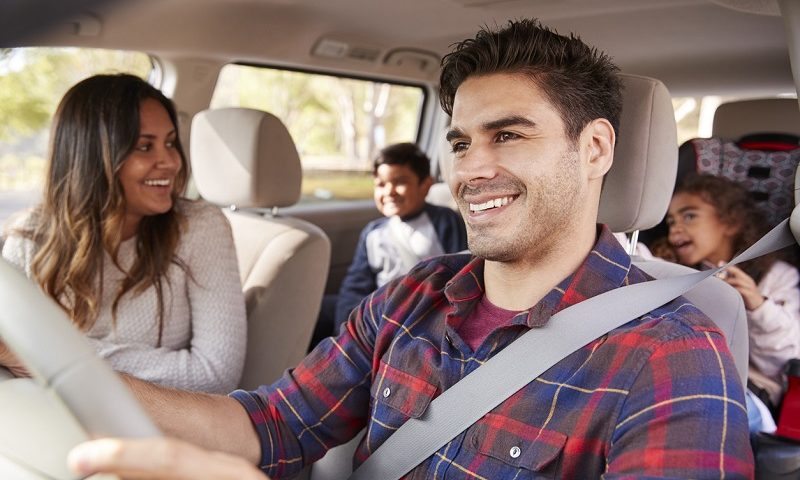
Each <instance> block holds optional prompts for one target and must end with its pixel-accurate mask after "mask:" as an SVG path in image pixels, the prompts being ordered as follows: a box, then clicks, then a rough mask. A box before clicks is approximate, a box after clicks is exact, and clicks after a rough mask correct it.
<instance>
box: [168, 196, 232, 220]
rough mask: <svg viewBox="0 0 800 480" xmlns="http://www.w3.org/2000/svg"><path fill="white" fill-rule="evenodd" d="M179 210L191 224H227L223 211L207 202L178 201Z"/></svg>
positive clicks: (183, 199) (184, 199) (200, 200)
mask: <svg viewBox="0 0 800 480" xmlns="http://www.w3.org/2000/svg"><path fill="white" fill-rule="evenodd" d="M177 210H178V211H179V212H180V213H182V214H183V216H184V217H186V219H187V220H188V221H189V222H190V223H198V222H211V223H215V222H223V223H227V220H226V219H225V214H223V213H222V210H221V209H220V208H219V207H218V206H216V205H214V204H211V203H208V202H207V201H205V200H202V199H198V200H192V199H188V198H180V199H178V204H177Z"/></svg>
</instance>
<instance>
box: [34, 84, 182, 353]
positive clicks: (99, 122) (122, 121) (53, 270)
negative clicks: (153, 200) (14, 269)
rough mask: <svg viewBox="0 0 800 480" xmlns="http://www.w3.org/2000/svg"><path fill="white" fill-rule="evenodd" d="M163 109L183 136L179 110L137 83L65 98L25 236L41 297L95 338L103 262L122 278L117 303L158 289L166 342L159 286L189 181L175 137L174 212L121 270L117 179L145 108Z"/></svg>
mask: <svg viewBox="0 0 800 480" xmlns="http://www.w3.org/2000/svg"><path fill="white" fill-rule="evenodd" d="M146 99H153V100H156V101H158V102H159V103H160V104H161V105H162V106H163V107H164V109H165V110H166V111H167V114H168V115H169V118H170V120H172V123H173V125H175V128H176V130H177V125H178V118H177V114H176V111H175V107H174V105H173V103H172V101H170V100H169V99H168V98H167V97H166V96H164V94H162V93H161V92H160V91H159V90H158V89H156V88H155V87H153V86H152V85H150V84H148V83H147V82H145V81H144V80H142V79H141V78H139V77H136V76H133V75H127V74H118V75H95V76H93V77H90V78H87V79H85V80H83V81H81V82H79V83H78V84H76V85H75V86H73V87H72V88H71V89H70V90H69V91H68V92H67V93H66V94H65V95H64V98H63V99H62V100H61V103H60V104H59V106H58V109H57V111H56V114H55V117H54V120H53V127H52V131H51V141H50V150H49V165H48V170H47V178H46V183H45V188H44V199H43V201H42V203H41V205H39V206H38V207H37V208H36V210H35V211H34V214H33V222H32V227H31V228H30V229H29V230H28V231H27V232H25V234H26V236H28V237H29V238H31V239H32V240H33V241H34V243H35V245H36V253H35V255H34V258H33V261H32V264H31V271H32V274H33V277H34V279H35V280H36V281H37V282H38V283H39V285H41V287H42V289H43V290H44V291H45V293H47V294H48V295H49V296H51V297H52V298H53V299H55V300H56V301H57V302H58V303H59V304H60V305H61V306H62V307H63V308H64V310H66V311H67V313H68V314H69V316H70V318H71V319H72V321H73V322H74V323H75V324H76V325H77V326H78V327H79V328H81V329H83V330H88V329H89V328H91V326H92V325H93V324H94V321H95V320H96V319H97V316H98V313H99V308H100V301H101V298H102V289H103V279H102V271H103V258H104V252H108V253H109V254H110V256H111V259H112V261H113V262H114V263H115V264H116V265H117V266H118V267H120V270H122V271H123V272H124V273H125V278H124V280H123V281H122V282H121V284H120V285H119V288H118V290H117V292H116V296H115V299H114V303H113V305H112V317H113V319H114V321H115V322H116V311H117V306H118V304H119V301H120V299H121V298H122V296H123V295H125V294H126V293H127V292H129V291H133V292H134V293H141V292H142V291H144V290H145V289H147V288H148V287H150V286H151V285H153V286H155V288H156V293H157V297H158V309H159V312H158V313H159V315H158V318H159V344H160V342H161V332H162V331H163V322H164V301H163V287H164V286H163V285H162V279H163V277H164V275H165V274H166V273H167V269H168V268H169V266H170V265H171V264H173V263H177V264H178V265H179V266H180V267H181V268H184V269H185V268H186V267H185V266H184V265H183V264H182V262H180V261H179V260H177V259H176V257H175V252H176V249H177V246H178V240H179V237H180V233H181V229H182V225H183V223H184V218H183V215H182V214H181V213H180V212H179V211H177V210H176V205H177V200H178V198H179V197H180V196H182V195H183V192H184V190H185V187H186V182H187V178H188V164H187V162H186V156H185V154H184V151H183V147H182V146H181V143H180V139H179V138H178V136H177V135H176V139H175V146H176V149H177V151H178V152H179V154H180V158H181V169H180V171H179V172H178V174H177V177H176V178H175V184H174V189H173V191H172V208H171V209H170V210H169V211H168V212H166V213H163V214H160V215H152V216H146V217H144V218H143V219H142V220H141V222H140V223H139V227H138V232H137V240H136V253H137V256H136V260H135V262H134V264H133V265H132V266H131V267H130V268H129V269H123V268H122V267H121V266H120V264H119V261H118V259H117V254H118V252H119V247H120V243H121V242H122V227H123V223H124V219H125V209H126V203H125V196H124V195H123V190H122V185H121V183H120V180H119V171H120V169H121V167H122V164H123V162H124V161H125V159H126V158H127V156H128V155H129V154H130V153H131V152H132V150H133V149H134V147H135V146H136V142H137V141H138V138H139V134H140V131H139V130H140V121H139V120H140V119H139V109H140V106H141V104H142V102H143V101H144V100H146Z"/></svg>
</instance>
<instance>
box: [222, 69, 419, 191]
mask: <svg viewBox="0 0 800 480" xmlns="http://www.w3.org/2000/svg"><path fill="white" fill-rule="evenodd" d="M424 101H425V90H424V89H423V88H422V87H419V86H413V85H401V84H396V83H387V82H381V81H373V80H364V79H357V78H347V77H337V76H333V75H328V74H320V73H312V72H301V71H292V70H281V69H277V68H268V67H262V66H253V65H241V64H229V65H226V66H225V67H223V68H222V71H221V72H220V76H219V79H218V81H217V86H216V88H215V90H214V95H213V97H212V100H211V107H212V108H219V107H231V106H236V107H249V108H255V109H259V110H264V111H267V112H270V113H272V114H273V115H275V116H276V117H278V118H280V119H281V120H282V121H283V123H284V124H285V125H286V127H287V128H288V130H289V133H291V135H292V138H293V139H294V142H295V144H296V145H297V150H298V152H299V153H300V159H301V162H302V165H303V195H302V199H301V202H306V203H307V202H314V201H325V200H353V199H363V198H371V197H372V159H373V157H374V156H375V154H376V152H377V151H378V150H380V149H381V148H382V147H384V146H385V145H388V144H391V143H396V142H415V141H416V140H417V136H418V132H419V130H420V127H421V126H420V119H421V115H422V107H423V104H424Z"/></svg>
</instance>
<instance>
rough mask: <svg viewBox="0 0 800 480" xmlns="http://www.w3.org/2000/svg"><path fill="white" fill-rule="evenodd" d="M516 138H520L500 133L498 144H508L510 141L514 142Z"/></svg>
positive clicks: (515, 135)
mask: <svg viewBox="0 0 800 480" xmlns="http://www.w3.org/2000/svg"><path fill="white" fill-rule="evenodd" d="M515 138H518V135H517V134H516V133H511V132H500V133H498V134H497V141H498V142H507V141H509V140H514V139H515Z"/></svg>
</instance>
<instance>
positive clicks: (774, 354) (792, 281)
mask: <svg viewBox="0 0 800 480" xmlns="http://www.w3.org/2000/svg"><path fill="white" fill-rule="evenodd" d="M798 281H800V275H798V273H797V269H796V268H794V267H793V266H792V265H789V264H788V263H786V262H782V261H777V262H775V263H774V264H773V265H772V267H770V269H769V270H768V271H767V273H766V274H764V276H763V277H762V278H761V281H760V282H758V289H759V290H760V291H761V294H762V295H764V296H765V297H767V300H765V301H764V303H763V304H761V306H759V307H758V308H756V309H755V310H753V311H748V312H747V323H748V327H749V328H748V334H749V337H750V364H751V365H752V366H753V367H754V368H755V369H756V370H758V371H760V372H761V373H763V374H764V375H766V376H768V377H770V378H771V379H772V380H775V381H776V382H778V383H783V381H782V379H781V376H782V375H781V373H782V370H783V367H784V365H785V364H786V362H788V361H789V360H791V359H792V358H800V288H798Z"/></svg>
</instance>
